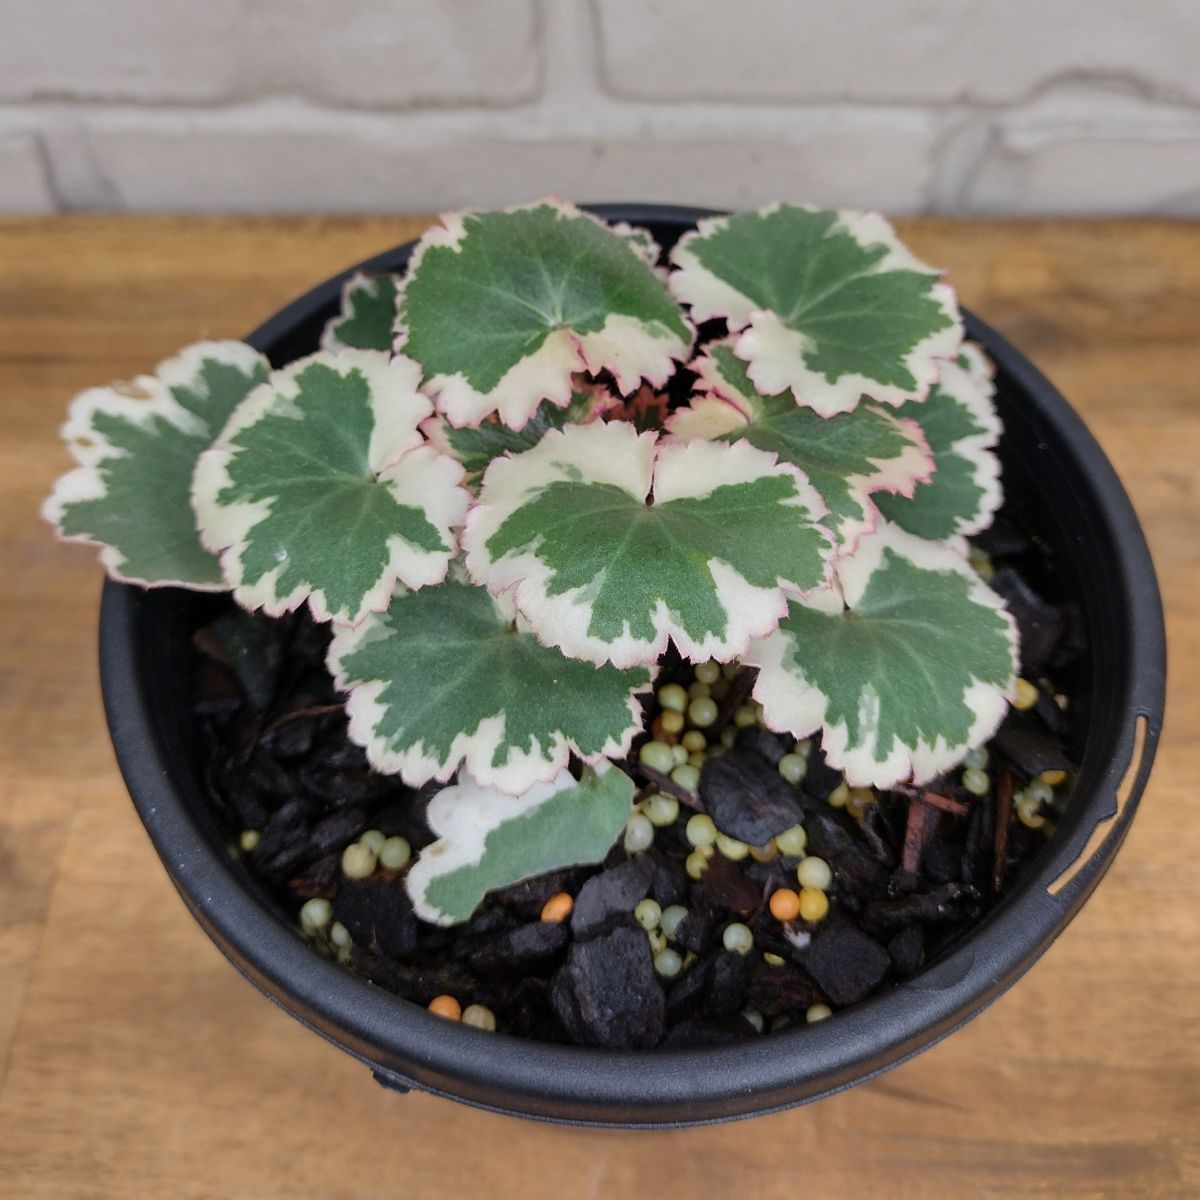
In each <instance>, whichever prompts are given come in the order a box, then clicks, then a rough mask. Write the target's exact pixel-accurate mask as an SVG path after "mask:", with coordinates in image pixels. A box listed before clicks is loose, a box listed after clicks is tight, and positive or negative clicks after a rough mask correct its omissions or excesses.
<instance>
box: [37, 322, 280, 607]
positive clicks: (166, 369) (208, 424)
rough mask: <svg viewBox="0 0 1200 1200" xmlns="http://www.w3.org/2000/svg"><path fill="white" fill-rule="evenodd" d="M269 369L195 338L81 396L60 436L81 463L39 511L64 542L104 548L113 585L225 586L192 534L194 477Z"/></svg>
mask: <svg viewBox="0 0 1200 1200" xmlns="http://www.w3.org/2000/svg"><path fill="white" fill-rule="evenodd" d="M269 369H270V368H269V364H268V363H267V360H266V359H265V358H263V356H262V355H261V354H259V353H258V351H256V350H254V349H252V348H251V347H250V346H247V345H245V343H243V342H198V343H196V344H195V345H192V346H188V347H186V348H185V349H183V350H181V351H180V352H179V353H178V354H177V355H175V357H174V358H169V359H167V360H166V362H163V363H160V364H159V366H158V369H157V371H156V373H155V374H154V375H153V376H139V377H138V378H137V379H135V380H133V381H132V382H131V383H125V384H121V383H118V384H113V385H112V386H111V387H105V388H91V389H89V390H88V391H86V392H83V393H81V394H80V395H79V396H77V397H76V398H75V400H74V401H73V402H72V404H71V409H70V415H69V418H68V420H67V423H66V425H64V426H63V430H62V433H63V437H64V438H65V439H66V441H67V445H68V448H69V449H70V451H71V453H72V455H73V456H74V458H75V460H76V461H77V462H79V463H80V464H81V466H80V467H79V468H78V469H77V470H75V471H72V472H70V473H69V474H68V475H64V476H63V477H62V478H61V479H60V480H59V481H58V483H57V484H56V485H55V488H54V492H53V494H52V495H51V496H50V497H49V498H48V499H47V501H46V503H45V504H44V506H43V508H42V513H43V515H44V516H45V517H46V519H47V520H48V521H50V522H52V523H53V524H54V525H55V526H56V527H57V528H58V531H59V533H60V534H61V535H62V536H63V537H64V538H66V539H68V540H70V541H79V542H89V543H91V544H93V545H98V546H101V547H102V550H101V553H100V559H101V561H102V562H103V563H104V565H105V567H106V568H107V569H108V573H109V574H110V575H111V576H112V577H113V578H114V579H121V580H124V581H126V582H129V583H139V584H141V585H143V586H144V587H160V586H170V587H187V588H192V589H195V590H198V591H222V590H224V588H225V583H224V581H223V579H222V578H221V568H220V564H219V563H218V562H217V560H216V558H214V557H213V555H212V554H210V553H209V552H208V551H207V550H206V549H205V548H204V547H203V546H202V545H201V544H200V537H199V534H198V533H197V532H196V518H195V514H194V513H193V512H192V505H191V501H190V498H189V492H190V488H191V480H192V471H193V469H194V468H195V465H196V460H197V459H198V458H199V457H200V454H201V452H202V451H204V450H207V449H208V447H209V446H210V445H211V444H212V442H213V440H214V439H215V438H216V436H217V434H218V433H220V431H221V427H222V426H223V425H224V424H225V421H226V420H227V418H228V417H229V414H230V413H231V412H232V411H233V410H234V408H235V407H236V406H237V405H238V403H239V402H240V401H241V400H242V399H244V397H245V396H246V394H247V393H248V392H249V391H250V390H251V389H252V388H253V387H255V386H256V385H257V384H259V383H262V382H263V380H265V379H266V377H267V372H268V370H269Z"/></svg>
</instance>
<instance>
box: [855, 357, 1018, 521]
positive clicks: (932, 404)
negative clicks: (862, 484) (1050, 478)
mask: <svg viewBox="0 0 1200 1200" xmlns="http://www.w3.org/2000/svg"><path fill="white" fill-rule="evenodd" d="M972 368H973V364H972V363H971V362H969V361H968V362H967V364H966V365H965V366H964V365H960V364H959V363H955V362H947V363H944V364H943V365H942V377H941V379H940V380H939V381H938V383H937V384H936V385H935V386H934V388H933V390H932V391H931V392H930V393H929V396H928V398H927V399H926V400H924V401H923V402H922V403H920V404H916V403H909V404H905V405H903V406H902V407H901V408H899V409H897V410H896V415H897V416H899V417H902V418H904V419H906V420H911V421H914V422H916V424H918V425H919V426H920V427H921V429H922V430H923V431H924V433H925V437H926V439H927V440H928V442H929V445H930V448H931V449H932V451H933V462H934V471H933V478H932V479H931V480H929V482H927V483H921V484H918V486H917V487H916V489H915V490H914V491H913V493H912V496H911V497H905V496H880V497H879V499H878V500H877V503H878V505H879V510H880V511H881V512H882V513H883V515H884V516H885V517H887V518H888V520H889V521H893V522H895V524H897V525H899V526H900V527H901V528H902V529H907V530H908V532H909V533H915V534H916V535H917V536H918V537H923V538H930V539H931V540H934V541H938V540H944V539H946V538H951V537H956V536H967V535H969V534H972V533H979V532H980V530H983V529H986V528H987V527H988V526H989V525H990V524H991V523H992V518H993V517H994V516H995V515H996V510H997V509H998V508H999V507H1000V503H1001V500H1002V499H1003V496H1002V493H1001V490H1000V461H999V459H997V457H996V455H995V454H994V453H993V451H992V449H991V447H993V446H994V445H995V444H996V442H997V440H998V439H999V437H1000V420H999V418H998V417H997V415H996V408H995V405H994V404H993V402H992V395H993V387H992V383H991V380H990V378H987V377H985V376H983V375H982V373H981V372H980V371H979V370H978V368H974V373H972Z"/></svg>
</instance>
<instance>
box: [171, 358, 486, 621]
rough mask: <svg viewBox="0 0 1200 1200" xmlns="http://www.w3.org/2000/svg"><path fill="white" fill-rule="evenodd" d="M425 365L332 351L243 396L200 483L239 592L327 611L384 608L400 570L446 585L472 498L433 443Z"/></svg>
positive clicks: (353, 614)
mask: <svg viewBox="0 0 1200 1200" xmlns="http://www.w3.org/2000/svg"><path fill="white" fill-rule="evenodd" d="M419 374H420V372H419V368H418V367H417V366H416V364H415V363H412V362H410V361H408V360H406V359H394V360H392V361H391V362H389V361H388V357H387V355H386V354H383V353H380V352H378V351H374V350H345V351H342V352H341V353H338V354H331V353H329V352H327V351H323V352H321V353H319V354H314V355H312V356H310V357H309V358H304V359H301V360H299V361H298V362H295V363H293V364H292V365H291V366H289V367H286V368H285V369H284V370H281V371H275V372H273V373H272V375H271V377H270V380H269V382H268V383H267V384H265V385H263V386H262V387H259V388H258V389H256V390H255V391H254V392H253V393H252V394H251V395H250V396H248V397H247V398H246V399H245V400H244V401H243V402H242V404H241V405H240V406H239V407H238V409H237V410H236V412H235V413H234V414H233V416H232V417H231V418H230V421H229V423H228V425H226V427H225V430H224V432H223V433H222V434H221V436H220V438H219V439H218V441H217V443H216V444H215V445H214V446H213V448H212V449H211V450H209V451H207V452H206V453H205V454H203V455H202V456H201V458H200V461H199V464H198V465H197V468H196V474H195V478H194V480H193V502H194V504H195V509H196V515H197V518H198V521H199V525H200V535H201V538H202V540H203V542H204V544H205V545H206V546H207V547H208V548H209V549H211V550H213V551H215V552H219V553H220V554H221V565H222V568H223V570H224V572H225V577H226V579H227V580H228V582H229V583H230V585H231V586H232V587H233V589H234V597H235V599H236V600H237V601H238V603H239V604H241V605H243V606H244V607H246V608H250V609H256V608H262V609H263V610H264V611H265V612H267V613H268V614H270V615H271V616H278V615H279V614H281V613H283V612H287V611H290V610H291V609H293V608H296V607H297V606H298V605H300V604H302V603H304V602H305V601H308V604H309V607H310V608H311V610H312V613H313V616H314V617H315V618H316V619H317V620H318V621H328V620H336V621H343V622H350V623H354V622H356V621H360V620H361V619H362V618H363V617H364V616H365V615H366V614H367V613H368V612H370V611H379V610H382V609H384V608H386V607H387V603H388V600H389V599H390V597H391V594H392V591H393V589H394V588H395V585H396V582H397V580H399V581H400V582H402V583H404V584H406V585H407V586H408V587H412V588H418V587H423V586H425V585H426V584H430V583H438V582H440V581H441V580H442V579H443V578H445V574H446V569H447V566H448V565H449V562H450V559H451V558H452V557H453V556H454V553H455V550H456V541H455V535H454V532H453V531H454V530H455V528H456V527H457V526H458V525H459V524H460V523H461V522H462V519H463V516H464V514H465V512H466V508H467V504H468V503H469V500H470V497H469V494H468V493H467V492H466V490H465V489H463V488H461V487H459V486H458V485H459V483H460V482H461V479H462V468H461V467H460V466H459V465H458V464H457V463H455V462H453V461H451V460H450V459H448V458H446V457H445V456H443V455H441V454H438V453H437V452H436V451H434V450H433V449H431V448H430V447H429V446H426V445H424V443H423V439H422V438H421V434H420V431H419V430H418V428H417V425H418V423H419V422H420V421H421V420H423V419H424V418H425V417H427V416H428V415H429V412H430V408H431V405H430V403H429V401H428V400H427V399H426V398H425V397H424V396H422V395H421V394H420V393H419V392H418V391H417V390H416V389H417V382H418V378H419Z"/></svg>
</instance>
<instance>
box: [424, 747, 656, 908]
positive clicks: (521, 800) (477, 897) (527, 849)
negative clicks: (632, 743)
mask: <svg viewBox="0 0 1200 1200" xmlns="http://www.w3.org/2000/svg"><path fill="white" fill-rule="evenodd" d="M632 801H633V781H632V780H631V779H630V778H629V777H628V776H627V775H625V774H624V773H623V772H621V771H619V770H617V769H616V768H615V767H610V766H609V765H608V764H607V763H602V764H599V765H598V766H597V767H596V768H595V769H594V770H585V771H584V773H583V777H582V779H580V781H579V782H578V783H576V782H575V780H574V779H573V778H572V777H571V773H570V772H569V771H565V770H564V771H560V772H559V774H558V775H557V776H556V777H555V778H554V779H553V780H551V781H550V782H549V783H539V784H535V785H534V786H533V787H532V788H530V789H529V790H528V791H527V792H525V793H524V794H523V795H520V796H509V795H507V794H505V793H504V792H501V791H498V790H497V789H495V788H487V787H483V786H481V785H480V784H478V783H476V782H475V781H474V780H473V779H470V778H467V779H464V780H463V781H462V782H461V783H458V784H455V785H453V786H451V787H448V788H444V789H443V790H442V791H440V792H438V794H437V795H436V796H435V797H434V798H433V800H432V801H430V804H429V809H428V812H427V819H428V821H429V825H430V827H431V828H432V829H433V832H434V833H435V834H437V835H438V840H437V841H436V842H434V843H433V844H432V845H430V846H427V847H426V848H425V849H424V850H422V851H421V854H420V857H419V858H418V859H417V861H416V862H415V863H414V864H413V866H412V867H411V869H410V870H409V872H408V876H407V878H406V879H405V887H406V888H407V889H408V894H409V897H410V899H411V900H412V904H413V910H414V911H415V912H416V914H417V916H419V917H421V918H422V919H423V920H425V921H431V922H433V923H434V924H437V925H457V924H460V923H461V922H463V921H466V920H467V919H468V918H469V917H470V916H471V914H472V913H473V912H474V911H475V909H476V908H478V907H479V902H480V901H481V900H482V899H483V898H484V896H486V895H487V893H488V892H491V891H494V890H495V889H496V888H501V887H508V886H509V885H510V884H514V883H519V882H520V881H521V880H522V879H528V878H530V877H531V876H533V875H542V874H545V873H546V872H547V871H554V870H557V869H559V868H560V867H569V866H580V865H584V864H587V863H595V862H600V861H601V860H602V859H603V858H604V856H605V855H606V854H607V853H608V850H609V848H610V847H611V846H612V844H613V842H615V841H616V839H617V836H618V835H619V834H620V832H621V830H622V828H623V827H624V825H625V823H626V821H628V820H629V814H630V809H631V805H632Z"/></svg>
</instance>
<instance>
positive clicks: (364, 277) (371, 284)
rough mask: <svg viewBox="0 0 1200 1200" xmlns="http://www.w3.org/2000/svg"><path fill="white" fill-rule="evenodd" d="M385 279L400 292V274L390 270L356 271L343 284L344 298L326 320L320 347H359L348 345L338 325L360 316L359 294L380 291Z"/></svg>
mask: <svg viewBox="0 0 1200 1200" xmlns="http://www.w3.org/2000/svg"><path fill="white" fill-rule="evenodd" d="M384 279H390V280H391V281H392V282H393V283H394V284H395V286H396V288H397V293H398V292H399V286H400V279H399V277H398V276H396V275H393V274H391V273H389V272H386V271H384V272H380V273H376V274H371V275H368V274H367V273H366V272H365V271H355V272H354V274H353V275H351V276H350V278H349V279H347V280H346V282H345V283H344V284H342V299H341V305H340V307H339V310H338V312H337V314H336V315H335V316H332V317H330V318H329V320H328V321H326V322H325V328H324V329H323V330H322V331H321V342H320V348H321V349H322V350H328V351H330V352H331V353H332V352H335V351H341V350H354V349H357V347H354V346H347V345H346V343H345V342H343V341H342V340H341V339H340V338H339V337H338V335H337V326H338V325H341V324H342V322H343V321H352V320H353V319H354V318H355V317H357V316H358V297H359V294H360V293H362V292H364V291H368V292H370V294H371V295H372V296H375V295H376V294H377V293H378V290H379V285H380V283H381V282H382V281H383V280H384Z"/></svg>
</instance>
